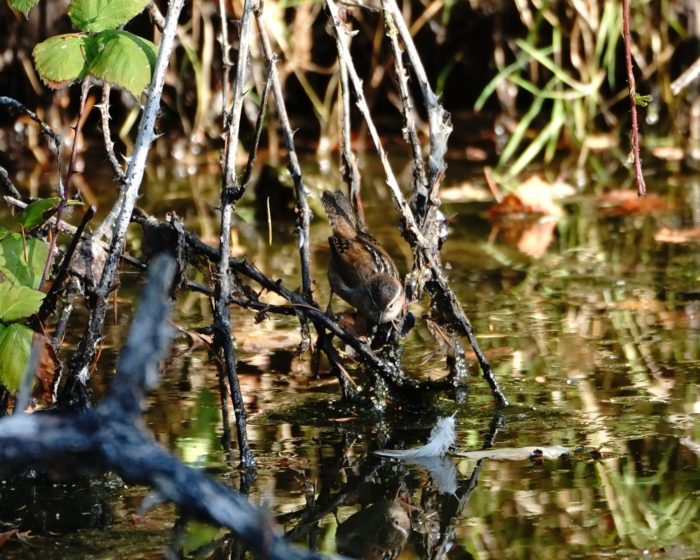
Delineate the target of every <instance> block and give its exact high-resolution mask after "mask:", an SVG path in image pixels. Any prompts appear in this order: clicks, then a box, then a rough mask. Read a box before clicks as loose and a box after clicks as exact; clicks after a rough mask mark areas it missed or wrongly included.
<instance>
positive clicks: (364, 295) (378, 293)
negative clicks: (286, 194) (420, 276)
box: [322, 191, 404, 323]
mask: <svg viewBox="0 0 700 560" xmlns="http://www.w3.org/2000/svg"><path fill="white" fill-rule="evenodd" d="M322 200H323V206H324V207H325V209H326V214H328V220H329V222H330V224H331V229H332V230H333V235H332V236H331V237H329V238H328V244H329V245H330V249H331V259H330V265H329V267H328V281H329V282H330V285H331V289H332V290H333V292H334V293H336V294H338V295H339V296H340V297H341V298H343V299H344V300H345V301H347V302H348V303H349V304H350V305H353V306H354V307H355V308H357V310H358V311H359V312H360V313H362V315H364V316H365V317H367V318H368V319H369V320H370V321H372V322H373V323H388V322H390V321H393V320H394V319H396V318H397V317H398V316H399V315H400V314H401V312H402V310H403V305H404V291H403V286H402V285H401V280H400V277H399V272H398V270H397V269H396V265H395V264H394V261H392V260H391V257H390V256H389V254H388V253H387V252H386V251H385V250H384V247H382V246H381V245H380V244H379V242H378V241H377V240H376V239H374V237H372V236H371V235H369V234H368V233H366V232H364V231H359V230H358V229H357V226H356V224H355V219H354V218H353V213H352V208H351V207H350V203H349V201H348V199H347V198H346V197H345V195H344V194H343V193H341V192H330V191H324V193H323V198H322Z"/></svg>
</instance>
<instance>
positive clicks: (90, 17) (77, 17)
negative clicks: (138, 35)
mask: <svg viewBox="0 0 700 560" xmlns="http://www.w3.org/2000/svg"><path fill="white" fill-rule="evenodd" d="M148 2H149V0H73V2H71V5H70V8H68V15H69V16H70V19H71V21H72V22H73V23H74V24H75V26H76V27H77V28H78V29H82V30H83V31H89V32H91V33H99V32H100V31H107V30H110V29H116V28H117V27H119V26H120V25H122V24H124V23H126V22H127V21H129V20H130V19H131V18H133V17H134V16H136V15H138V14H139V13H141V12H142V11H143V9H144V8H145V7H146V6H147V5H148Z"/></svg>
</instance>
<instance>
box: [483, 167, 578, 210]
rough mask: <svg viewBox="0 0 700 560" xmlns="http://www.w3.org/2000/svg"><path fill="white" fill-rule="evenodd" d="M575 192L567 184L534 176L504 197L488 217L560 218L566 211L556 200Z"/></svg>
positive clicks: (493, 207) (494, 206) (492, 208)
mask: <svg viewBox="0 0 700 560" xmlns="http://www.w3.org/2000/svg"><path fill="white" fill-rule="evenodd" d="M574 192H575V190H574V188H573V187H572V186H571V185H569V184H567V183H564V182H562V181H555V182H550V181H547V180H545V179H544V178H542V177H541V176H540V175H532V176H530V178H528V179H527V180H526V181H525V182H523V183H521V184H520V186H518V188H517V189H515V190H514V191H512V192H510V193H508V194H507V195H506V196H505V197H503V200H502V201H501V202H500V203H498V204H494V205H493V206H492V207H491V208H490V209H489V211H488V213H487V216H488V218H489V219H490V220H492V221H496V220H499V219H501V218H504V217H513V216H526V215H533V214H534V215H540V216H553V217H556V218H559V217H561V216H562V215H563V214H564V211H563V210H562V208H561V206H560V205H559V204H558V203H557V202H555V200H557V199H560V198H563V197H565V196H570V195H572V194H573V193H574Z"/></svg>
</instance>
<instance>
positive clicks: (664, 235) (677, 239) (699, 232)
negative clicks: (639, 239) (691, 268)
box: [654, 228, 700, 243]
mask: <svg viewBox="0 0 700 560" xmlns="http://www.w3.org/2000/svg"><path fill="white" fill-rule="evenodd" d="M654 240H655V241H658V242H659V243H688V242H690V241H700V228H693V229H671V228H661V229H660V230H659V231H657V232H656V235H654Z"/></svg>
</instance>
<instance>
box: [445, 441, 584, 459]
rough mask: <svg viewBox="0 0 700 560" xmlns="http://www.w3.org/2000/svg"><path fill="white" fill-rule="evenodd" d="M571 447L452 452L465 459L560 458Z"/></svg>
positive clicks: (566, 453)
mask: <svg viewBox="0 0 700 560" xmlns="http://www.w3.org/2000/svg"><path fill="white" fill-rule="evenodd" d="M570 451H571V450H570V448H568V447H563V446H561V445H553V446H551V447H501V448H500V449H481V450H479V451H462V452H459V453H451V455H453V456H455V457H462V458H463V459H476V460H479V459H492V460H494V461H525V460H527V459H530V458H531V457H538V458H539V457H543V458H545V459H558V458H559V457H561V456H562V455H568V454H569V453H570Z"/></svg>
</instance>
